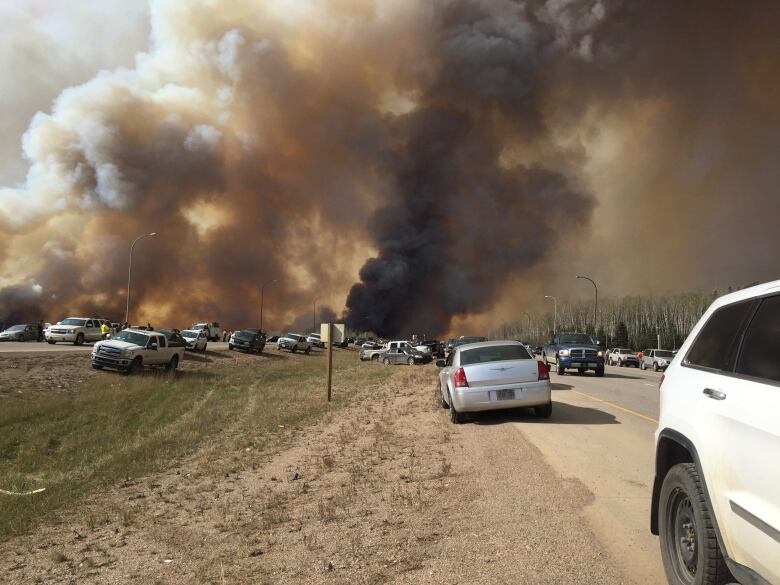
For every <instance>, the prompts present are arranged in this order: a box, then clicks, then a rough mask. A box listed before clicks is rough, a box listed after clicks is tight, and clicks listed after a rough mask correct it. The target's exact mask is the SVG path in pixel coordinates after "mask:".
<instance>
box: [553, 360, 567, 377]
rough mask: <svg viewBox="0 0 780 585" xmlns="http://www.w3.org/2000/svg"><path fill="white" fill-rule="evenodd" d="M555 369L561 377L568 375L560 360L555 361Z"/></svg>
mask: <svg viewBox="0 0 780 585" xmlns="http://www.w3.org/2000/svg"><path fill="white" fill-rule="evenodd" d="M555 367H556V371H557V372H558V375H559V376H563V375H564V374H565V373H566V368H564V367H563V364H561V362H560V360H555Z"/></svg>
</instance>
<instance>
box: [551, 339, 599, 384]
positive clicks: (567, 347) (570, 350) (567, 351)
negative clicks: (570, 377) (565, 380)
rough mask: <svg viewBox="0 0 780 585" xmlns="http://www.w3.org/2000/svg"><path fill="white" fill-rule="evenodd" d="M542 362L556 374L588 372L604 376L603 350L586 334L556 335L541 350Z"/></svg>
mask: <svg viewBox="0 0 780 585" xmlns="http://www.w3.org/2000/svg"><path fill="white" fill-rule="evenodd" d="M542 361H543V362H544V363H545V364H547V365H548V366H552V367H555V369H556V371H557V372H558V374H560V375H563V374H565V373H566V370H577V371H578V372H580V373H581V374H582V373H583V372H587V371H588V370H593V371H595V372H596V375H597V376H603V375H604V349H603V348H602V347H601V346H600V345H599V344H598V342H597V341H596V340H595V339H594V338H593V337H591V336H590V335H588V334H586V333H556V334H555V336H554V337H553V340H552V342H551V343H548V344H547V345H545V346H544V347H543V348H542Z"/></svg>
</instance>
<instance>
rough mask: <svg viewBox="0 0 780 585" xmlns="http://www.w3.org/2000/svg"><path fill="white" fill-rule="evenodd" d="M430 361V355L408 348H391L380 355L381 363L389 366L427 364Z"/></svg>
mask: <svg viewBox="0 0 780 585" xmlns="http://www.w3.org/2000/svg"><path fill="white" fill-rule="evenodd" d="M431 361H432V359H431V356H430V354H425V353H422V352H421V351H417V350H416V349H413V348H410V347H393V348H391V349H388V350H387V351H385V352H384V353H383V354H382V363H383V364H385V365H386V366H389V365H391V364H409V365H410V366H413V365H414V364H428V363H430V362H431Z"/></svg>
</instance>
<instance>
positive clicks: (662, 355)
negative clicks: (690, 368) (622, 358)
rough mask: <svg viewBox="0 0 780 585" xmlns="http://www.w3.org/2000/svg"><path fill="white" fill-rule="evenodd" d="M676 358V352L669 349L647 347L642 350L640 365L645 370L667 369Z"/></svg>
mask: <svg viewBox="0 0 780 585" xmlns="http://www.w3.org/2000/svg"><path fill="white" fill-rule="evenodd" d="M672 359H674V352H673V351H671V350H668V349H645V350H643V351H642V361H641V362H640V367H641V368H642V369H643V370H646V369H647V368H652V369H653V371H655V372H657V371H659V370H666V368H668V367H669V364H670V363H672Z"/></svg>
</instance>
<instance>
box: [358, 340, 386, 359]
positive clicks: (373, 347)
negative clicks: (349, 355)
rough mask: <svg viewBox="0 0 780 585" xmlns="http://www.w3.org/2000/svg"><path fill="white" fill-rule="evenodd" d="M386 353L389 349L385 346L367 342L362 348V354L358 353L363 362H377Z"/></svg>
mask: <svg viewBox="0 0 780 585" xmlns="http://www.w3.org/2000/svg"><path fill="white" fill-rule="evenodd" d="M386 351H387V348H386V347H385V346H383V345H379V344H378V343H373V342H370V341H367V342H365V343H364V344H363V345H362V346H361V347H360V352H358V358H359V359H360V361H362V362H365V361H376V360H378V359H379V358H380V357H381V356H382V354H383V353H384V352H386Z"/></svg>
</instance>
